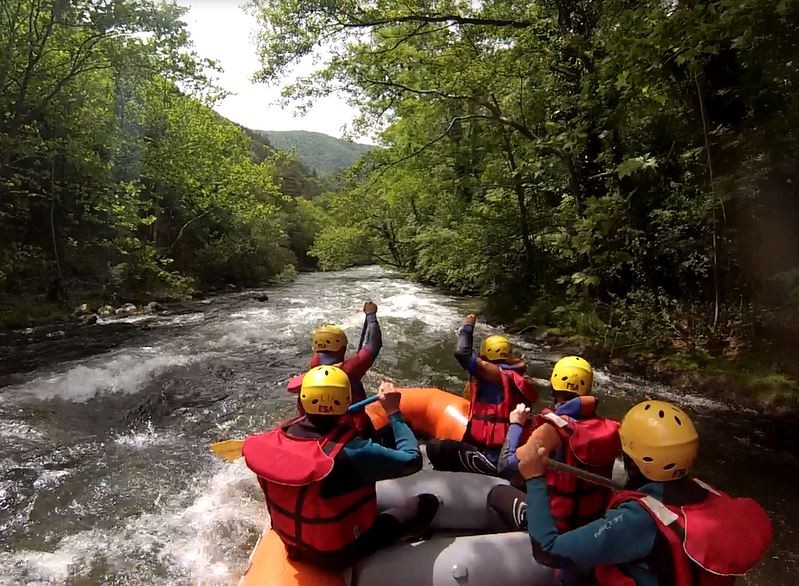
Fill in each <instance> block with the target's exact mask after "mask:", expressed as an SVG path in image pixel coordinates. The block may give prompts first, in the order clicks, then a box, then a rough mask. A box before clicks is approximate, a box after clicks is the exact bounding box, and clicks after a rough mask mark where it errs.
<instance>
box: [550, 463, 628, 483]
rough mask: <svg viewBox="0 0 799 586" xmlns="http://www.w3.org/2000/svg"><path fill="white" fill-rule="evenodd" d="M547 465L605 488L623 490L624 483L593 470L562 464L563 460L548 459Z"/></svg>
mask: <svg viewBox="0 0 799 586" xmlns="http://www.w3.org/2000/svg"><path fill="white" fill-rule="evenodd" d="M547 467H548V468H552V469H553V470H559V471H560V472H565V473H566V474H572V475H574V476H576V477H577V478H581V479H582V480H585V481H587V482H593V483H594V484H598V485H599V486H604V487H605V488H609V489H611V490H624V485H623V484H620V483H618V482H614V481H613V480H611V479H610V478H605V477H604V476H600V475H599V474H594V473H593V472H587V471H585V470H580V469H579V468H575V467H574V466H569V465H568V464H564V463H563V462H558V461H557V460H549V461H548V462H547Z"/></svg>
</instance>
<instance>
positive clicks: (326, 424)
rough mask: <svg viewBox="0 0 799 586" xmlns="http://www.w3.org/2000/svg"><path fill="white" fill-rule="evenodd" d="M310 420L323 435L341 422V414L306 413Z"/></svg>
mask: <svg viewBox="0 0 799 586" xmlns="http://www.w3.org/2000/svg"><path fill="white" fill-rule="evenodd" d="M306 417H307V418H308V422H309V423H310V424H311V425H313V426H314V429H316V431H318V432H320V433H322V434H323V435H324V434H325V433H327V432H328V431H330V430H332V429H333V428H334V427H336V426H337V425H338V424H339V420H340V419H341V415H311V414H310V413H309V414H307V415H306Z"/></svg>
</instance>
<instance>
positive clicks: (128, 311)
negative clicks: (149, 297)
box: [114, 303, 139, 315]
mask: <svg viewBox="0 0 799 586" xmlns="http://www.w3.org/2000/svg"><path fill="white" fill-rule="evenodd" d="M138 310H139V309H138V308H137V307H136V306H135V305H133V304H132V303H126V304H125V305H123V306H122V307H117V308H116V310H115V311H114V315H133V314H134V313H136V312H137V311H138Z"/></svg>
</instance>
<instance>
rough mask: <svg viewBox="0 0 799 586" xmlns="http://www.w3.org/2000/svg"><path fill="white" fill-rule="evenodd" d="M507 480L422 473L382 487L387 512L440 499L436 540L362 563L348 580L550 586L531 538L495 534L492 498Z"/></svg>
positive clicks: (367, 585) (416, 585)
mask: <svg viewBox="0 0 799 586" xmlns="http://www.w3.org/2000/svg"><path fill="white" fill-rule="evenodd" d="M498 484H507V482H506V481H505V480H501V479H499V478H492V477H489V476H482V475H478V474H469V473H461V472H457V473H456V472H436V471H432V470H422V471H421V472H419V473H417V474H414V475H413V476H409V477H407V478H400V479H396V480H387V481H383V482H380V483H378V485H377V497H378V504H379V506H380V508H381V509H382V510H386V509H389V508H393V507H397V506H400V505H401V504H402V503H403V502H406V501H407V499H408V497H409V496H411V495H415V494H419V493H423V492H427V493H433V494H436V495H438V496H439V497H440V498H441V500H442V505H441V508H440V509H439V511H438V514H437V515H436V518H435V519H434V521H433V528H434V529H436V530H437V531H436V532H435V533H434V535H433V537H432V538H431V539H428V540H426V541H419V542H415V543H400V544H397V545H395V546H392V547H390V548H388V549H385V550H382V551H380V552H378V553H376V554H375V555H373V556H371V557H369V558H367V559H365V560H363V561H362V562H360V563H359V564H358V565H357V566H356V567H355V568H353V569H352V570H350V571H349V572H348V575H347V576H345V580H346V583H347V584H350V586H355V585H360V586H371V585H380V586H410V585H413V586H459V585H466V584H468V585H469V586H517V585H524V586H546V585H547V584H549V583H550V580H551V577H552V570H550V569H549V568H547V567H545V566H541V565H539V564H538V563H537V562H536V561H535V560H534V559H533V556H532V551H531V548H530V540H529V538H528V537H527V534H526V533H523V532H518V533H500V534H490V533H487V532H488V531H489V527H488V516H487V513H486V497H487V496H488V492H489V491H490V490H491V489H492V488H493V487H494V486H496V485H498Z"/></svg>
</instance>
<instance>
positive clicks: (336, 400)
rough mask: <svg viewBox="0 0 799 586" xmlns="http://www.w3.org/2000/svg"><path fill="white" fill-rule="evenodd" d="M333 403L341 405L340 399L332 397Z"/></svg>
mask: <svg viewBox="0 0 799 586" xmlns="http://www.w3.org/2000/svg"><path fill="white" fill-rule="evenodd" d="M333 404H335V405H341V401H339V400H338V399H334V400H333Z"/></svg>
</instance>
